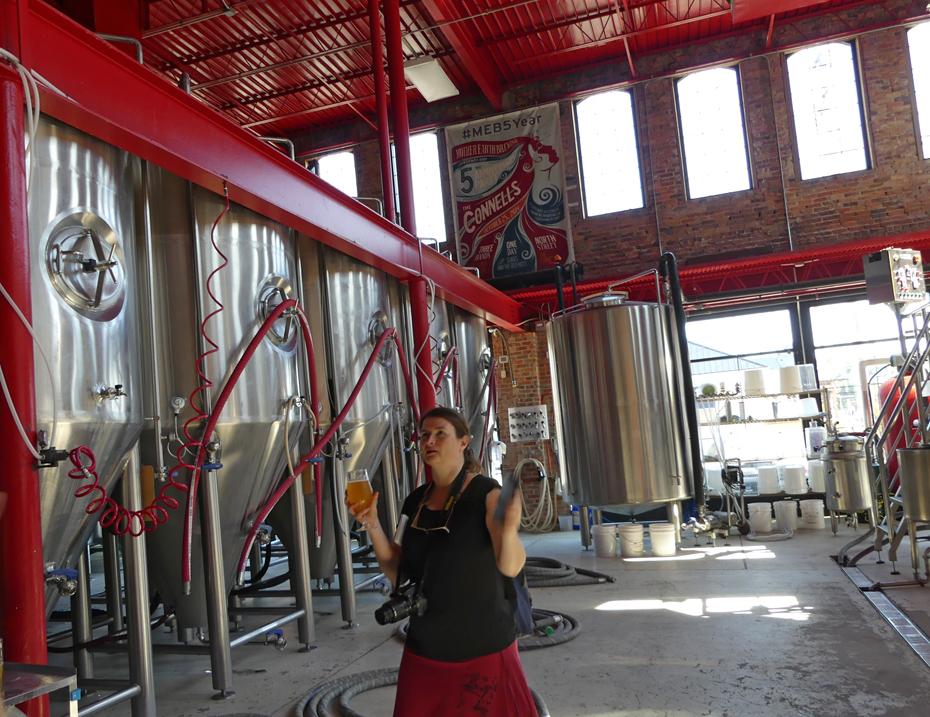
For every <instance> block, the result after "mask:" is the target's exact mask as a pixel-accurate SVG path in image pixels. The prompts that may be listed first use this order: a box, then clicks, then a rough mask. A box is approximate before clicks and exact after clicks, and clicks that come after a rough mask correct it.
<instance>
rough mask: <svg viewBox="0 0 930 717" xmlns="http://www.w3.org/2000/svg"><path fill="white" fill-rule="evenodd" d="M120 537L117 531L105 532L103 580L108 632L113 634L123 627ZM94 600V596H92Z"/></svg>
mask: <svg viewBox="0 0 930 717" xmlns="http://www.w3.org/2000/svg"><path fill="white" fill-rule="evenodd" d="M118 541H119V539H118V538H117V537H116V533H114V532H113V531H111V530H106V531H104V533H103V582H104V585H105V586H106V593H105V596H106V605H107V617H108V618H109V620H108V624H109V627H108V628H107V633H109V634H111V635H112V634H113V633H114V632H120V631H121V630H122V629H123V586H122V580H120V573H119V542H118ZM91 602H93V598H91Z"/></svg>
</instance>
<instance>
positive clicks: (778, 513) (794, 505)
mask: <svg viewBox="0 0 930 717" xmlns="http://www.w3.org/2000/svg"><path fill="white" fill-rule="evenodd" d="M773 506H774V508H775V523H776V524H777V525H778V527H779V528H780V529H781V530H792V531H794V530H797V529H798V502H797V501H796V500H780V501H778V502H777V503H773Z"/></svg>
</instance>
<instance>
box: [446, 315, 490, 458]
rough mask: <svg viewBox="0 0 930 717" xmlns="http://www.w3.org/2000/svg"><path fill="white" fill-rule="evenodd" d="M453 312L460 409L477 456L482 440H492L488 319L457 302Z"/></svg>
mask: <svg viewBox="0 0 930 717" xmlns="http://www.w3.org/2000/svg"><path fill="white" fill-rule="evenodd" d="M451 312H452V327H453V336H454V337H455V349H456V352H457V355H458V378H459V384H460V386H461V406H460V410H461V412H462V415H464V416H465V418H466V419H467V420H468V425H469V427H470V428H471V440H472V444H473V448H474V449H475V457H477V456H478V452H479V451H480V450H481V444H482V441H483V440H489V439H490V434H491V432H492V431H493V429H494V416H493V415H492V416H491V417H490V418H488V395H489V393H490V389H491V386H490V382H491V379H492V376H491V347H490V342H489V340H488V329H487V322H485V320H484V319H482V318H481V317H479V316H475V315H474V314H472V313H469V312H467V311H465V310H464V309H460V308H458V307H456V306H452V307H451ZM491 410H493V407H492V409H491Z"/></svg>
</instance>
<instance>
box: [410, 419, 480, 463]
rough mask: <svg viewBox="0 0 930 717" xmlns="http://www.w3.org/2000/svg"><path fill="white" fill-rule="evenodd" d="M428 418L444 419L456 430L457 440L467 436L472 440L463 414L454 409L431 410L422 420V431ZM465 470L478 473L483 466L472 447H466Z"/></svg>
mask: <svg viewBox="0 0 930 717" xmlns="http://www.w3.org/2000/svg"><path fill="white" fill-rule="evenodd" d="M427 418H442V419H443V420H446V421H448V422H449V423H450V424H451V425H452V428H453V429H454V430H455V436H456V438H464V437H465V436H468V437H469V439H470V438H471V430H469V428H468V422H467V421H466V420H465V417H464V416H463V415H462V414H461V413H459V412H458V411H456V410H454V409H451V408H446V407H445V406H436V408H431V409H430V410H428V411H427V412H426V413H424V414H423V416H422V417H421V418H420V428H421V429H422V428H423V424H424V423H425V422H426V419H427ZM465 469H466V470H468V471H469V472H470V473H478V472H480V471H481V464H480V463H478V459H477V458H475V454H474V451H472V449H471V447H470V446H465Z"/></svg>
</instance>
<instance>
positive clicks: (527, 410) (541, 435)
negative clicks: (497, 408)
mask: <svg viewBox="0 0 930 717" xmlns="http://www.w3.org/2000/svg"><path fill="white" fill-rule="evenodd" d="M507 420H508V422H509V424H510V441H511V442H512V443H519V442H521V441H545V440H548V439H549V410H548V409H547V408H546V406H545V405H542V406H521V407H519V408H508V409H507Z"/></svg>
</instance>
